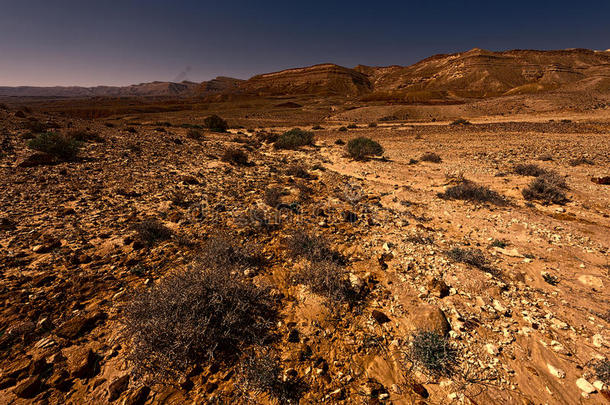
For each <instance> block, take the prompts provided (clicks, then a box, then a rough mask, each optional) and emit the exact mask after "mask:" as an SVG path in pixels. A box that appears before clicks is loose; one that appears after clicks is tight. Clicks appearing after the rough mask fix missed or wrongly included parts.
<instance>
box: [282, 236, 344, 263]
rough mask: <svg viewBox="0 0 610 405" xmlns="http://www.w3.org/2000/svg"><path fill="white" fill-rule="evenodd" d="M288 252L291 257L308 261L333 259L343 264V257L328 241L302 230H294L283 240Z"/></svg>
mask: <svg viewBox="0 0 610 405" xmlns="http://www.w3.org/2000/svg"><path fill="white" fill-rule="evenodd" d="M285 244H286V247H287V249H288V253H289V254H290V256H292V257H293V258H296V257H304V258H306V259H308V260H309V261H312V262H316V261H333V262H335V263H338V264H343V263H344V262H345V258H344V257H343V256H342V255H341V254H340V253H339V252H337V251H336V250H333V249H332V248H331V247H330V244H329V243H328V241H327V240H326V239H325V238H323V237H320V236H316V235H311V234H308V233H307V232H305V231H304V230H296V231H294V232H293V233H292V234H291V235H290V236H289V237H288V238H287V239H286V241H285Z"/></svg>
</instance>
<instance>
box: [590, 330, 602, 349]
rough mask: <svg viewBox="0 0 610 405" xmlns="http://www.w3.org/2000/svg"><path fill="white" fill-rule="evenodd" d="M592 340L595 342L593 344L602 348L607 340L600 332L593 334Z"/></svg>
mask: <svg viewBox="0 0 610 405" xmlns="http://www.w3.org/2000/svg"><path fill="white" fill-rule="evenodd" d="M591 342H592V343H593V346H595V347H598V348H600V347H602V346H603V345H604V343H605V340H604V337H603V336H602V335H600V334H599V333H598V334H596V335H593V337H592V338H591Z"/></svg>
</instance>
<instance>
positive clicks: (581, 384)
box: [576, 378, 597, 394]
mask: <svg viewBox="0 0 610 405" xmlns="http://www.w3.org/2000/svg"><path fill="white" fill-rule="evenodd" d="M576 386H577V387H578V388H580V390H581V391H582V392H584V393H586V394H592V393H594V392H595V391H597V390H596V389H595V387H594V386H593V384H591V383H590V382H589V381H587V380H585V379H584V378H579V379H578V380H576Z"/></svg>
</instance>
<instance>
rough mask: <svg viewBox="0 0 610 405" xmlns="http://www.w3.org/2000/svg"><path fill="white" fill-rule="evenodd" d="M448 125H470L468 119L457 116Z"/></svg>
mask: <svg viewBox="0 0 610 405" xmlns="http://www.w3.org/2000/svg"><path fill="white" fill-rule="evenodd" d="M449 125H470V121H468V120H467V119H464V118H458V119H456V120H455V121H453V122H452V123H451V124H449Z"/></svg>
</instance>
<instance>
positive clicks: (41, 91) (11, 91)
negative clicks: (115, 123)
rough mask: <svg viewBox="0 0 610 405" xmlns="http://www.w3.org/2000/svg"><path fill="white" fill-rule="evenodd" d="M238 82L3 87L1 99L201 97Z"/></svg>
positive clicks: (228, 87)
mask: <svg viewBox="0 0 610 405" xmlns="http://www.w3.org/2000/svg"><path fill="white" fill-rule="evenodd" d="M240 82H242V80H239V79H233V78H229V77H217V78H216V79H213V80H210V81H207V82H203V83H196V82H188V81H183V82H180V83H173V82H159V81H155V82H150V83H140V84H134V85H131V86H123V87H120V86H95V87H79V86H67V87H62V86H56V87H33V86H20V87H0V96H4V97H65V98H80V97H164V96H168V97H169V96H176V97H183V96H196V95H201V94H213V93H218V92H223V91H228V90H231V89H234V88H235V87H236V86H237V84H238V83H240Z"/></svg>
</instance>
